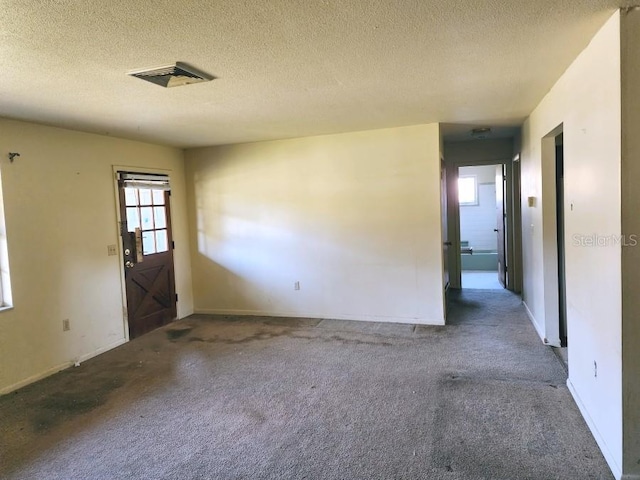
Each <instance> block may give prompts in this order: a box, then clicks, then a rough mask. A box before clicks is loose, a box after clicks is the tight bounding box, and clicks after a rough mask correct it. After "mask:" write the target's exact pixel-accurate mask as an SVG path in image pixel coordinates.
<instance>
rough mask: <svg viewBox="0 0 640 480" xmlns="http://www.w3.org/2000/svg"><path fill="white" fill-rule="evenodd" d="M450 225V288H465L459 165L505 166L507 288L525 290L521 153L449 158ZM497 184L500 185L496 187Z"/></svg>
mask: <svg viewBox="0 0 640 480" xmlns="http://www.w3.org/2000/svg"><path fill="white" fill-rule="evenodd" d="M446 165H447V182H448V188H447V190H448V192H447V194H448V198H447V200H448V207H449V211H448V229H449V240H450V241H451V242H452V247H451V248H450V250H449V280H450V285H451V288H456V289H460V288H462V265H461V260H460V255H459V252H460V205H459V202H458V196H457V192H458V189H457V182H458V168H460V167H477V166H484V165H505V166H506V177H507V178H506V190H507V197H506V199H505V203H506V213H507V218H506V222H505V224H506V225H505V236H506V239H505V246H506V259H507V267H508V272H507V285H506V288H507V290H510V291H512V292H514V293H518V294H520V293H521V292H522V259H521V255H520V253H519V252H520V251H521V245H522V243H521V242H522V231H521V228H520V225H521V224H522V217H521V216H522V212H521V209H520V202H521V199H520V155H519V154H517V155H515V156H514V157H513V158H509V159H505V158H503V159H491V160H470V161H458V162H448V163H447V164H446ZM496 188H497V187H496Z"/></svg>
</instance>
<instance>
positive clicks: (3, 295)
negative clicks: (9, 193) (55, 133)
mask: <svg viewBox="0 0 640 480" xmlns="http://www.w3.org/2000/svg"><path fill="white" fill-rule="evenodd" d="M12 305H13V300H12V297H11V279H10V277H9V250H8V247H7V228H6V224H5V221H4V198H3V196H2V174H1V173H0V308H7V307H11V306H12Z"/></svg>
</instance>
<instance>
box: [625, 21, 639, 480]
mask: <svg viewBox="0 0 640 480" xmlns="http://www.w3.org/2000/svg"><path fill="white" fill-rule="evenodd" d="M621 40H622V99H623V101H622V105H623V106H622V127H623V129H622V233H623V234H624V235H625V237H626V238H627V239H628V245H629V246H628V247H625V248H623V249H622V285H623V291H622V293H623V297H622V321H623V323H622V338H623V344H622V353H623V365H622V372H623V389H624V390H623V413H624V436H623V439H624V440H623V441H624V462H623V463H624V472H625V474H627V477H626V478H628V479H629V480H631V478H634V479H640V462H639V460H640V380H639V379H640V321H638V319H640V295H638V287H639V286H640V244H638V243H637V242H640V215H639V213H640V209H639V208H638V206H639V205H640V189H639V188H638V179H640V162H638V159H640V135H638V131H639V130H640V11H637V10H632V11H630V12H628V13H625V14H623V15H622V35H621ZM632 475H633V476H632Z"/></svg>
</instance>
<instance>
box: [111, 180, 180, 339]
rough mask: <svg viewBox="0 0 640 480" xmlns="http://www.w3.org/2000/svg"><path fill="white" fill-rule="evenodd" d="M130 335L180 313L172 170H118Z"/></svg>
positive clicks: (150, 327)
mask: <svg viewBox="0 0 640 480" xmlns="http://www.w3.org/2000/svg"><path fill="white" fill-rule="evenodd" d="M118 194H119V203H120V220H121V222H120V225H121V226H120V234H121V236H122V252H123V256H122V259H123V268H124V279H125V291H126V302H127V323H128V328H129V338H135V337H138V336H140V335H142V334H144V333H147V332H150V331H151V330H154V329H156V328H158V327H161V326H162V325H166V324H167V323H169V322H171V321H172V320H175V318H176V317H177V309H176V302H177V300H178V299H177V295H176V290H175V278H174V265H173V248H174V244H173V239H172V232H171V204H170V199H171V190H170V185H169V177H168V176H167V175H154V174H141V173H132V172H118Z"/></svg>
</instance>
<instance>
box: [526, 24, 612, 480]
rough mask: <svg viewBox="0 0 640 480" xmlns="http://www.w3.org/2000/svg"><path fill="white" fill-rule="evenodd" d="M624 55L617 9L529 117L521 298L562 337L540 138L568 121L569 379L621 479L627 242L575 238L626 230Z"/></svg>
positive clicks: (549, 184)
mask: <svg viewBox="0 0 640 480" xmlns="http://www.w3.org/2000/svg"><path fill="white" fill-rule="evenodd" d="M619 52H620V16H619V14H618V13H616V14H615V15H614V16H613V17H612V18H611V19H610V20H609V21H608V22H607V23H606V24H605V25H604V27H603V28H602V29H601V30H600V32H599V33H598V34H597V35H596V36H595V38H594V39H593V40H592V41H591V43H590V44H589V46H588V47H587V48H586V49H585V50H584V51H583V52H582V53H581V54H580V56H579V57H578V58H577V59H576V60H575V61H574V63H573V64H572V65H571V66H570V67H569V69H568V70H567V71H566V72H565V74H564V75H563V76H562V77H561V78H560V79H559V80H558V82H557V83H556V85H555V86H554V87H553V88H552V89H551V91H550V92H549V93H548V94H547V96H546V97H545V98H544V100H543V101H542V102H541V103H540V105H538V107H537V108H536V109H535V110H534V112H533V113H532V114H531V116H530V117H529V119H528V120H527V121H526V123H525V125H524V127H523V145H522V161H521V167H522V199H523V202H522V205H523V206H522V225H523V227H522V230H523V252H524V253H523V262H524V273H525V275H524V289H523V300H524V302H525V304H526V306H527V308H528V309H529V312H530V315H531V317H532V320H533V323H534V325H535V326H536V328H537V329H538V332H539V334H540V336H541V337H542V338H546V339H547V340H548V341H549V342H550V343H557V342H558V316H557V311H558V310H557V255H556V241H555V237H556V228H555V180H554V179H555V166H554V165H555V163H554V162H555V152H554V146H553V140H552V139H551V140H550V142H551V143H550V144H549V143H548V141H543V137H545V136H547V135H548V134H549V133H550V132H552V131H553V130H554V129H556V127H558V126H559V125H561V124H562V125H563V131H564V155H565V157H564V158H565V203H564V211H565V229H566V232H565V251H566V298H567V321H568V335H569V348H568V352H569V380H568V385H569V388H570V389H571V392H572V394H573V395H574V398H575V399H576V402H577V404H578V406H579V407H580V409H581V411H582V413H583V415H584V417H585V419H586V421H587V423H588V424H589V427H590V428H591V430H592V432H593V434H594V436H595V438H596V440H597V441H598V443H599V445H600V447H601V449H602V451H603V453H604V455H605V457H606V459H607V461H608V463H609V465H610V466H611V468H612V471H613V472H614V474H616V476H617V477H619V476H620V475H621V468H622V409H621V407H622V397H621V392H622V385H621V378H622V373H621V371H622V364H621V348H622V343H621V342H622V338H621V320H620V319H621V261H620V256H621V247H620V245H618V244H616V243H615V242H614V241H613V240H611V241H610V242H609V244H608V245H606V246H591V247H589V246H584V245H585V244H584V243H583V245H582V246H581V245H580V244H579V243H578V241H579V239H580V237H579V236H580V235H584V236H587V237H589V236H592V235H594V234H595V235H599V236H601V237H604V238H610V239H613V238H619V235H620V234H621V223H620V222H621V220H620V219H621V217H620V212H621V202H620V155H621V154H620V148H621V147H620V129H621V124H620V109H621V100H620V95H621V91H620V55H619ZM527 197H535V198H536V204H535V206H533V207H529V206H527ZM586 242H587V243H588V242H589V240H586ZM554 262H555V265H554ZM554 282H555V283H554ZM554 289H555V291H554ZM594 362H595V363H596V364H597V376H596V372H595V366H594Z"/></svg>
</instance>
